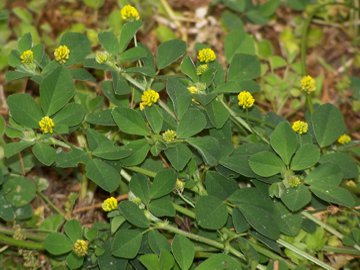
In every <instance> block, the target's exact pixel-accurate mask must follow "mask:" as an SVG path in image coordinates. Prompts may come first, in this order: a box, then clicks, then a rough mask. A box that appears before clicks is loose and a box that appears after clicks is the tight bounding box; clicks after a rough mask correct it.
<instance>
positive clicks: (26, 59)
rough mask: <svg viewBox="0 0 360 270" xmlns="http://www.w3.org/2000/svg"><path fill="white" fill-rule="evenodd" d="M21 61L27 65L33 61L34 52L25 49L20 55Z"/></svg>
mask: <svg viewBox="0 0 360 270" xmlns="http://www.w3.org/2000/svg"><path fill="white" fill-rule="evenodd" d="M20 60H21V63H23V64H26V65H29V64H32V63H33V62H34V53H33V51H32V50H26V51H24V52H23V53H22V54H21V55H20Z"/></svg>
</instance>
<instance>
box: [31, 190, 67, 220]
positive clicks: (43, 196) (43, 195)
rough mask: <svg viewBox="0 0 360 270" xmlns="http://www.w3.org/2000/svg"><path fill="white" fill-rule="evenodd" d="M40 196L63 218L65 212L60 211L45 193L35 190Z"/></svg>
mask: <svg viewBox="0 0 360 270" xmlns="http://www.w3.org/2000/svg"><path fill="white" fill-rule="evenodd" d="M36 193H37V194H38V195H39V196H40V198H41V199H42V200H43V201H44V202H46V203H47V204H48V205H49V206H50V207H51V208H52V209H53V210H54V211H55V212H57V213H58V214H59V215H61V216H62V217H63V218H65V214H64V212H63V211H61V210H60V209H59V208H58V207H57V206H56V205H55V204H54V203H53V202H52V201H51V200H50V199H49V198H48V197H47V196H46V195H45V194H43V193H42V192H39V191H38V192H36ZM65 219H66V218H65Z"/></svg>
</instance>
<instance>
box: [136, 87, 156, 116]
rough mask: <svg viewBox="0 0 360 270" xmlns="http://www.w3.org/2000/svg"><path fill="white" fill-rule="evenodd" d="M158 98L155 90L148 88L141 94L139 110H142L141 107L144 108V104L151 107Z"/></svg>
mask: <svg viewBox="0 0 360 270" xmlns="http://www.w3.org/2000/svg"><path fill="white" fill-rule="evenodd" d="M159 98H160V95H159V93H158V92H156V91H155V90H152V89H148V90H146V91H144V93H143V94H142V96H141V103H140V110H141V111H142V110H143V109H145V106H148V107H151V106H152V105H153V104H155V103H156V102H157V101H158V100H159Z"/></svg>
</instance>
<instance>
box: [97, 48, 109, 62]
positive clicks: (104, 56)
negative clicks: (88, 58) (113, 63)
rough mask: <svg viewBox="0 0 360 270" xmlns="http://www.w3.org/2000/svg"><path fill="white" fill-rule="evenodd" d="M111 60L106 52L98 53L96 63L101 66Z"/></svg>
mask: <svg viewBox="0 0 360 270" xmlns="http://www.w3.org/2000/svg"><path fill="white" fill-rule="evenodd" d="M108 58H109V55H108V54H107V53H106V52H100V51H99V52H96V55H95V61H96V62H97V63H99V64H104V63H105V62H106V61H107V60H108Z"/></svg>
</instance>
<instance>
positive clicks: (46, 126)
mask: <svg viewBox="0 0 360 270" xmlns="http://www.w3.org/2000/svg"><path fill="white" fill-rule="evenodd" d="M39 127H40V130H41V131H42V132H43V133H53V127H55V124H54V121H53V120H52V119H51V118H50V117H49V116H44V117H43V118H41V120H40V121H39Z"/></svg>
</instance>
